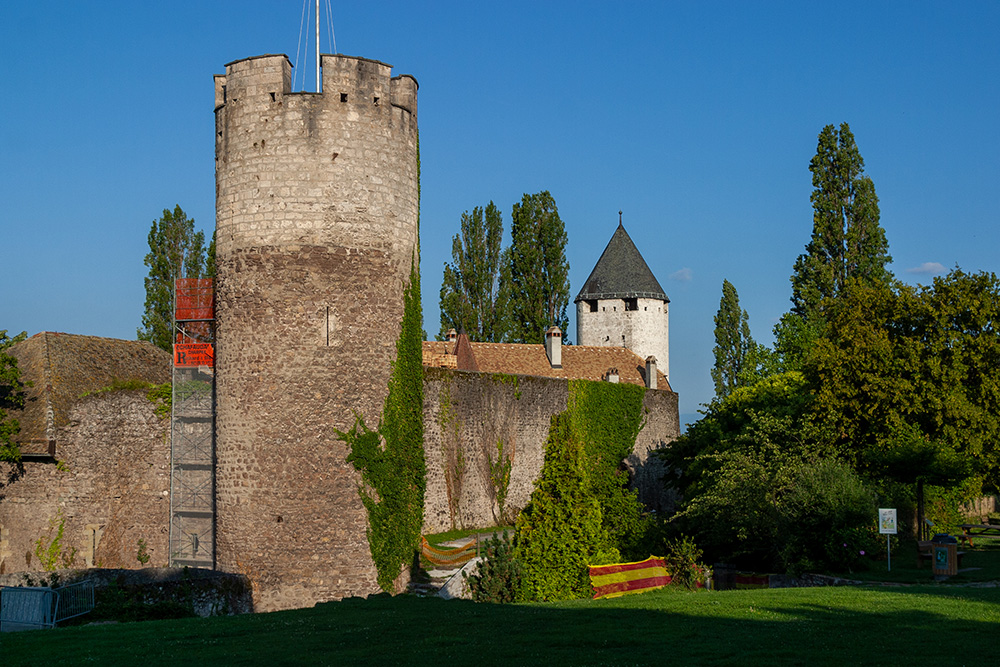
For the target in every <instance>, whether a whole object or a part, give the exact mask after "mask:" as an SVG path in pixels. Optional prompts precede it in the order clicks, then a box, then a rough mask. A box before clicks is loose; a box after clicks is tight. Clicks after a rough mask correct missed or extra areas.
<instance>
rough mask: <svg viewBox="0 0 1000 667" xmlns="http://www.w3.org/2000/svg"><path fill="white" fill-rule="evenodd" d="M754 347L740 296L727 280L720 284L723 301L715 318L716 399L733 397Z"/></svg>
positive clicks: (720, 301) (751, 356)
mask: <svg viewBox="0 0 1000 667" xmlns="http://www.w3.org/2000/svg"><path fill="white" fill-rule="evenodd" d="M756 347H757V344H756V343H755V342H754V340H753V337H752V336H751V335H750V318H749V316H748V315H747V311H745V310H743V309H742V308H740V295H739V294H738V293H737V292H736V288H735V287H733V284H732V283H731V282H729V281H728V280H723V281H722V299H720V300H719V312H718V313H716V315H715V348H714V349H713V350H712V352H713V354H714V355H715V365H713V366H712V380H713V381H714V382H715V397H716V398H717V399H723V398H725V397H726V396H729V394H731V393H733V390H734V389H736V388H737V387H738V386H740V384H741V378H743V377H745V375H746V373H747V371H748V370H749V369H748V368H747V365H748V363H750V364H752V363H753V362H754V352H755V351H756Z"/></svg>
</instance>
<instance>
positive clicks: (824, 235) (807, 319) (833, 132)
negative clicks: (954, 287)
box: [775, 123, 893, 369]
mask: <svg viewBox="0 0 1000 667" xmlns="http://www.w3.org/2000/svg"><path fill="white" fill-rule="evenodd" d="M864 170H865V162H864V160H863V159H862V157H861V152H860V151H859V150H858V146H857V144H856V143H855V141H854V134H852V133H851V128H850V126H849V125H848V124H847V123H842V124H841V125H840V128H839V129H837V128H835V127H834V126H833V125H827V126H826V127H824V128H823V131H822V132H820V134H819V140H818V142H817V146H816V155H815V156H814V157H813V158H812V160H811V161H810V162H809V171H810V172H812V183H813V192H812V196H811V197H810V199H811V200H812V206H813V231H812V237H811V238H810V240H809V243H808V244H807V245H806V251H805V253H804V254H802V255H799V257H798V259H797V260H796V261H795V267H794V269H793V273H792V277H791V282H792V310H791V312H790V313H787V314H785V316H784V317H782V319H781V321H780V322H779V323H778V324H777V326H775V350H776V352H777V353H778V355H779V356H780V357H781V359H782V360H783V363H784V366H785V368H787V369H795V368H798V367H799V365H800V362H801V359H802V358H803V356H804V355H805V354H806V352H808V350H809V349H810V347H811V346H812V344H813V342H814V341H815V340H816V339H817V338H818V337H819V336H820V335H822V331H823V328H824V326H825V321H826V315H825V314H824V312H823V301H824V299H831V298H837V297H839V296H840V295H841V294H842V292H843V291H844V289H845V287H846V285H847V283H848V281H850V280H855V281H857V282H858V283H860V284H862V285H889V284H891V283H892V281H893V276H892V273H891V272H890V271H889V270H888V269H887V268H886V266H887V265H888V264H889V263H890V262H891V261H892V257H890V256H889V242H888V241H887V240H886V236H885V230H884V229H882V226H881V224H880V223H879V207H878V196H876V194H875V184H874V183H873V182H872V179H871V178H869V177H868V176H867V175H865V173H864Z"/></svg>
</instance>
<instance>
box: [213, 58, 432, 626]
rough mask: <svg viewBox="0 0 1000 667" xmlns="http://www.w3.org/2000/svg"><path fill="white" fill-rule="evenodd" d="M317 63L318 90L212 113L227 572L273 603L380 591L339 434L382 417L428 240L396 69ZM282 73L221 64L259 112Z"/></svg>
mask: <svg viewBox="0 0 1000 667" xmlns="http://www.w3.org/2000/svg"><path fill="white" fill-rule="evenodd" d="M322 62H323V88H324V91H325V92H324V93H323V94H319V95H317V94H310V95H302V94H297V93H296V94H286V95H284V96H282V97H281V98H278V97H277V96H276V99H275V100H274V101H273V102H272V101H271V100H270V96H269V95H268V96H267V99H259V97H258V98H254V99H256V100H257V101H256V102H244V103H232V104H226V105H225V106H223V107H222V108H220V109H218V110H217V112H216V124H217V130H218V131H219V132H221V135H220V137H221V139H220V141H218V142H217V145H218V151H219V152H218V154H217V158H218V164H220V165H225V167H224V168H220V169H219V170H218V171H217V192H218V202H219V204H218V213H217V231H218V235H219V245H218V251H217V252H218V256H217V261H218V279H217V280H218V286H217V298H216V303H217V315H216V317H217V326H218V341H219V342H218V346H217V350H216V363H217V406H218V414H217V433H218V435H217V438H218V444H217V450H218V454H217V457H218V472H217V474H218V480H219V481H218V489H219V491H218V501H217V502H218V519H217V521H218V535H219V537H218V542H219V543H218V547H217V551H218V554H219V566H220V567H221V568H223V569H228V570H233V571H236V570H238V568H239V567H240V564H241V563H242V564H243V565H244V566H246V567H249V568H252V569H253V570H254V571H255V572H257V573H259V574H258V575H257V576H258V578H259V582H258V583H259V586H258V588H259V589H260V591H261V593H260V597H261V599H260V600H259V601H258V602H259V603H260V607H259V608H262V609H277V608H282V607H288V606H303V605H306V604H311V603H313V602H316V601H320V600H324V599H329V598H331V597H342V596H345V595H357V594H366V593H371V592H374V591H375V590H376V587H375V574H374V566H373V565H372V563H371V558H370V555H369V554H368V545H367V540H366V538H365V529H366V517H365V513H364V509H363V507H362V506H361V503H360V500H359V498H358V496H357V490H356V489H357V486H356V485H357V483H358V475H357V473H356V472H355V471H354V469H353V467H352V466H350V465H349V464H347V463H346V462H345V459H346V454H347V453H346V449H345V446H344V445H343V443H341V442H340V441H338V440H337V439H336V437H335V430H336V429H341V430H346V429H348V428H349V427H350V425H351V423H352V422H353V415H354V411H355V410H357V411H358V412H359V413H360V414H362V415H363V416H364V418H365V420H366V421H367V422H368V423H369V424H372V425H374V424H377V422H378V418H379V414H380V412H381V406H382V402H383V401H384V398H385V392H386V385H387V381H388V376H389V371H390V365H391V362H392V359H393V357H394V355H395V340H396V336H398V332H399V321H400V319H401V316H402V289H401V286H402V285H403V284H404V282H405V281H406V280H407V279H408V276H409V267H410V261H411V258H412V257H413V254H414V253H413V251H414V248H415V246H416V239H417V236H416V218H417V210H416V207H417V185H416V174H417V170H416V142H415V138H414V136H413V134H412V130H414V129H415V127H413V126H412V125H410V124H407V125H405V126H403V125H400V124H399V123H396V122H395V121H394V116H393V114H392V113H391V112H389V109H390V105H388V104H382V103H381V102H385V101H387V100H388V99H389V94H390V73H391V68H390V67H389V66H388V65H385V64H384V63H380V62H378V61H373V60H367V59H364V58H353V57H348V56H329V55H326V56H323V57H322ZM286 63H287V59H285V58H284V57H283V56H270V57H265V58H258V59H247V60H242V61H237V62H236V63H235V65H231V66H227V71H226V76H225V78H226V80H227V82H226V84H225V85H226V90H227V94H228V95H229V96H230V98H232V97H233V96H235V95H236V91H237V90H238V91H239V95H241V96H243V97H244V98H245V99H247V100H249V99H250V97H251V94H250V89H251V88H252V87H253V86H257V87H258V90H261V91H264V90H266V89H267V87H268V85H269V83H271V82H273V81H274V80H276V77H277V76H278V74H279V73H280V74H281V75H282V76H284V74H283V73H284V72H285V69H284V68H285V65H286ZM289 71H290V70H289ZM241 78H242V79H245V80H240V81H234V80H235V79H241ZM414 86H415V81H414ZM414 90H415V87H414ZM285 92H286V93H287V90H285ZM342 92H343V93H345V94H346V96H347V99H346V101H345V102H341V93H342ZM375 97H379V98H380V104H379V105H375V103H374V98H375ZM414 103H415V101H414ZM223 239H225V242H223ZM376 304H377V306H376ZM327 312H329V313H331V314H332V317H333V321H334V323H335V326H334V327H333V328H332V329H331V330H330V340H329V342H330V346H329V347H328V346H327ZM320 313H322V315H321V316H320ZM358 378H364V382H363V386H364V389H363V390H362V389H359V387H358V384H357V380H358ZM289 433H295V434H296V435H295V437H294V439H292V440H289V439H288V435H287V434H289ZM276 447H277V448H278V449H275V448H276ZM278 452H280V455H277V453H278ZM262 516H271V517H274V516H281V517H284V518H283V520H282V521H281V522H280V523H278V522H276V521H273V520H265V519H263V518H262ZM293 517H294V518H293ZM331 517H336V518H335V519H332V518H331ZM317 544H324V545H336V548H335V549H333V550H331V551H329V553H318V552H317V546H316V545H317ZM279 563H280V565H279ZM296 563H305V564H308V567H305V566H303V567H297V566H296V565H295V564H296ZM289 564H291V567H289ZM316 582H322V583H320V584H317V583H316Z"/></svg>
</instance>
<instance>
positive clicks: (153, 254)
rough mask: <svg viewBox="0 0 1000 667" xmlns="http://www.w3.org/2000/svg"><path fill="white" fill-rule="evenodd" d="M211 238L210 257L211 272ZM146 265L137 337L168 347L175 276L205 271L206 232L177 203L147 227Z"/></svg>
mask: <svg viewBox="0 0 1000 667" xmlns="http://www.w3.org/2000/svg"><path fill="white" fill-rule="evenodd" d="M214 256H215V252H214V241H213V246H212V259H213V262H212V264H213V266H212V271H213V272H214ZM144 263H145V264H146V266H148V267H149V275H147V276H146V278H145V280H144V283H145V286H146V305H145V310H144V311H143V314H142V327H140V328H139V329H138V331H137V336H138V338H139V340H148V341H150V342H152V343H153V344H154V345H156V346H157V347H159V348H162V349H164V350H167V351H170V349H171V345H172V344H173V331H172V326H173V307H174V280H175V279H177V278H202V277H204V276H205V275H206V274H205V268H206V267H205V234H204V232H200V231H199V232H196V231H195V230H194V220H193V219H190V218H188V217H187V214H186V213H184V211H183V210H181V207H180V206H175V207H174V210H173V211H171V210H169V209H163V215H162V216H161V217H160V219H159V220H154V221H153V225H152V227H151V228H150V230H149V252H148V253H147V254H146V258H145V260H144Z"/></svg>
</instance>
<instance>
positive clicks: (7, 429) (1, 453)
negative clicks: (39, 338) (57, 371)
mask: <svg viewBox="0 0 1000 667" xmlns="http://www.w3.org/2000/svg"><path fill="white" fill-rule="evenodd" d="M26 337H27V334H26V333H25V332H23V331H22V332H21V333H19V334H18V335H16V336H14V337H13V338H11V337H8V336H7V330H6V329H2V330H0V461H2V462H6V463H14V464H16V463H18V462H20V460H21V450H20V448H19V447H18V445H17V443H16V442H15V441H14V438H15V436H17V434H18V432H19V431H20V430H21V425H20V424H19V423H18V421H17V420H16V419H14V418H13V417H11V416H9V415H8V414H7V411H8V410H20V409H21V408H23V407H24V384H23V383H22V382H21V371H20V369H19V368H18V367H17V359H16V358H14V355H12V354H10V353H9V352H8V351H7V350H8V349H9V348H10V347H11V346H12V345H15V344H16V343H20V342H21V341H22V340H24V339H25V338H26Z"/></svg>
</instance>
